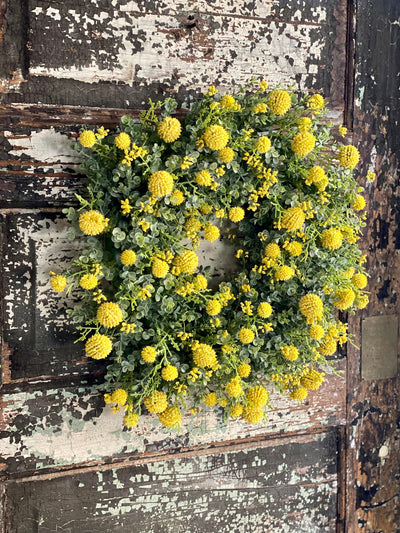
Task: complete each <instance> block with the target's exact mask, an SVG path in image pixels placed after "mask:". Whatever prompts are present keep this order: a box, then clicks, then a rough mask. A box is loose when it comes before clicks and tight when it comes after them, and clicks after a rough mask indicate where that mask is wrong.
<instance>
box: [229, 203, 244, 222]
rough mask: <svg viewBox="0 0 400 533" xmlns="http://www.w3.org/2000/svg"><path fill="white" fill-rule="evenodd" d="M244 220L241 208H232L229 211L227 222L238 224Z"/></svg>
mask: <svg viewBox="0 0 400 533" xmlns="http://www.w3.org/2000/svg"><path fill="white" fill-rule="evenodd" d="M243 219H244V210H243V209H242V208H241V207H232V208H231V209H230V210H229V220H232V222H240V221H241V220H243Z"/></svg>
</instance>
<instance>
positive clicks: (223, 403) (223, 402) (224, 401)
mask: <svg viewBox="0 0 400 533" xmlns="http://www.w3.org/2000/svg"><path fill="white" fill-rule="evenodd" d="M218 403H219V405H220V406H221V407H226V406H227V405H228V400H227V399H226V398H219V400H218Z"/></svg>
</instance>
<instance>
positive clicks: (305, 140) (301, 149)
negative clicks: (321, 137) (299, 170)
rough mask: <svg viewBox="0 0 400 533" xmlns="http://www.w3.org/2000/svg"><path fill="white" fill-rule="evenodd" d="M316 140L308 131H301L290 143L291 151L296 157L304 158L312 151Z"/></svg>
mask: <svg viewBox="0 0 400 533" xmlns="http://www.w3.org/2000/svg"><path fill="white" fill-rule="evenodd" d="M316 140H317V139H316V138H315V137H314V135H313V134H312V133H310V132H309V131H301V132H300V133H298V134H297V135H295V137H294V139H293V141H292V150H293V152H294V153H295V154H296V155H298V156H300V157H304V156H306V155H307V154H309V153H310V152H312V150H314V148H315V143H316Z"/></svg>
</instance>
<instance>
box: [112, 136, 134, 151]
mask: <svg viewBox="0 0 400 533" xmlns="http://www.w3.org/2000/svg"><path fill="white" fill-rule="evenodd" d="M114 144H115V146H116V147H117V148H119V149H120V150H128V148H129V147H130V145H131V138H130V137H129V135H128V134H127V133H125V132H121V133H120V134H119V135H117V136H116V137H115V139H114Z"/></svg>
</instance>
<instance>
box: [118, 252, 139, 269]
mask: <svg viewBox="0 0 400 533" xmlns="http://www.w3.org/2000/svg"><path fill="white" fill-rule="evenodd" d="M121 263H122V264H123V265H125V266H132V265H134V264H135V263H136V254H135V252H134V251H133V250H124V251H123V252H122V254H121Z"/></svg>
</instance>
